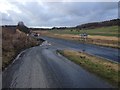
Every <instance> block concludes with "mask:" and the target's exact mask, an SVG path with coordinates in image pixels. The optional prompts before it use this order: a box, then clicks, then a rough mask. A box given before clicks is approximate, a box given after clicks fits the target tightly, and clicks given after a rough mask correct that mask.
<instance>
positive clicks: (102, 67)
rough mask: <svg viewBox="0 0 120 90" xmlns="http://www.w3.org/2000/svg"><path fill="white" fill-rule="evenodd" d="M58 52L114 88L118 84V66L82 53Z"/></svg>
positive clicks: (119, 77)
mask: <svg viewBox="0 0 120 90" xmlns="http://www.w3.org/2000/svg"><path fill="white" fill-rule="evenodd" d="M58 52H59V53H60V54H62V55H63V56H65V57H67V58H68V59H69V60H71V61H73V62H75V63H76V64H78V65H80V66H82V67H83V68H84V69H86V70H88V71H89V72H91V73H94V74H96V75H98V76H99V77H101V78H103V79H105V80H107V81H108V82H110V83H111V84H113V85H115V86H118V84H120V70H119V69H118V67H119V65H120V64H118V63H114V62H111V61H108V60H105V59H102V58H98V57H95V56H92V55H89V54H87V53H84V52H77V51H72V50H63V51H62V50H58Z"/></svg>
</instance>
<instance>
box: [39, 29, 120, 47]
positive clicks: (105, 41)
mask: <svg viewBox="0 0 120 90" xmlns="http://www.w3.org/2000/svg"><path fill="white" fill-rule="evenodd" d="M37 33H40V34H41V35H43V36H49V37H55V38H61V39H67V40H75V41H79V42H82V41H83V40H82V39H81V38H80V36H79V35H74V34H58V33H51V32H49V31H37ZM118 39H119V38H118V37H113V36H99V35H89V36H88V38H87V39H86V43H90V44H96V45H100V46H106V47H112V48H120V46H119V45H118V43H119V40H118Z"/></svg>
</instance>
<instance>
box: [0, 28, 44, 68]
mask: <svg viewBox="0 0 120 90" xmlns="http://www.w3.org/2000/svg"><path fill="white" fill-rule="evenodd" d="M16 28H17V27H15V26H4V27H2V69H4V68H5V67H7V66H8V65H9V64H10V63H11V62H12V61H13V60H14V58H15V57H16V55H17V54H18V53H20V52H21V51H22V50H24V49H26V48H30V47H33V46H36V45H38V44H40V43H42V41H37V40H36V39H34V38H32V37H29V36H27V35H26V34H25V33H24V32H22V31H20V30H18V29H16Z"/></svg>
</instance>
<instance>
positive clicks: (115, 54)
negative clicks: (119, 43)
mask: <svg viewBox="0 0 120 90" xmlns="http://www.w3.org/2000/svg"><path fill="white" fill-rule="evenodd" d="M40 38H42V39H44V40H47V41H49V42H51V43H53V44H54V46H56V47H59V48H61V47H64V48H65V49H66V48H70V49H74V50H77V51H82V50H85V52H87V53H89V54H92V55H95V56H99V57H103V58H106V59H108V60H112V61H115V62H120V59H119V58H120V55H119V51H120V49H114V48H108V47H103V46H97V45H92V44H85V43H84V44H83V43H78V42H75V41H70V40H64V39H58V38H52V37H40Z"/></svg>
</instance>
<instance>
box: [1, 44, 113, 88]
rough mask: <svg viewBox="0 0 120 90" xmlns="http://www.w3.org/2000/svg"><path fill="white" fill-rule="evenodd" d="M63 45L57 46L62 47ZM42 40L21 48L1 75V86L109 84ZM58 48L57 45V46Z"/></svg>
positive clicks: (89, 86) (98, 85) (96, 86)
mask: <svg viewBox="0 0 120 90" xmlns="http://www.w3.org/2000/svg"><path fill="white" fill-rule="evenodd" d="M64 48H65V47H64V46H63V47H61V49H64ZM56 49H58V48H57V46H54V45H48V44H47V43H43V45H41V46H37V47H33V48H31V49H28V50H26V51H24V52H23V53H22V54H21V55H19V56H18V57H17V59H16V60H15V61H14V63H13V64H12V65H10V66H9V67H8V68H7V69H6V70H5V71H4V72H3V76H2V87H3V88H110V87H112V86H111V85H110V84H108V83H107V82H105V81H104V80H102V79H100V78H98V77H97V76H95V75H93V74H91V73H89V72H87V71H86V70H84V69H83V68H81V67H80V66H78V65H76V64H74V63H73V62H71V61H70V60H68V59H66V58H65V57H63V56H61V55H59V54H57V53H56V51H55V50H56ZM59 49H60V48H59Z"/></svg>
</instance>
